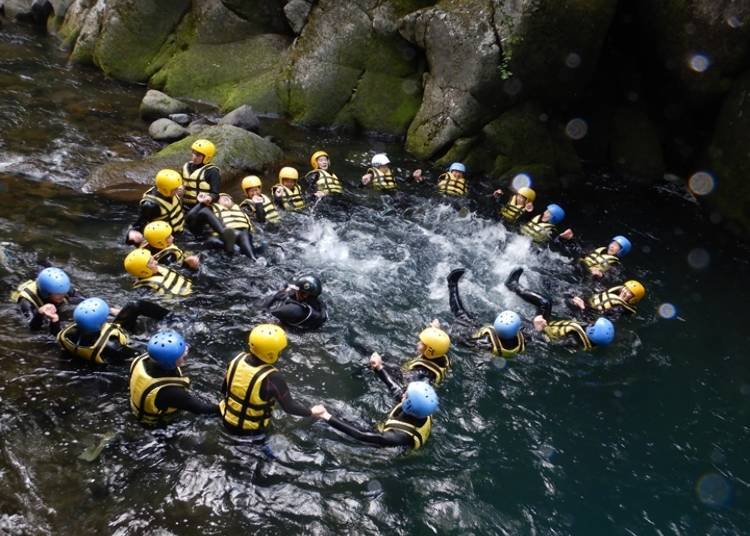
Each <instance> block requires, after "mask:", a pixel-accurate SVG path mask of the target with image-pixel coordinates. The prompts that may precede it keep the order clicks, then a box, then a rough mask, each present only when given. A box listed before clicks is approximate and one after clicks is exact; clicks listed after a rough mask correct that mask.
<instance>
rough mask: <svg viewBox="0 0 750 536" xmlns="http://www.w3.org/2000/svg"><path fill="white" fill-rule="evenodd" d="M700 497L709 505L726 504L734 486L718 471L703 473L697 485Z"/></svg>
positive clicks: (696, 489) (696, 490)
mask: <svg viewBox="0 0 750 536" xmlns="http://www.w3.org/2000/svg"><path fill="white" fill-rule="evenodd" d="M695 492H696V493H697V494H698V499H700V501H701V502H702V503H703V504H706V505H708V506H726V505H727V504H728V503H729V497H730V496H731V494H732V486H731V485H730V484H729V482H728V481H727V479H726V478H724V477H723V476H721V475H720V474H717V473H709V474H707V475H703V476H702V477H701V478H700V479H699V480H698V483H697V484H696V486H695Z"/></svg>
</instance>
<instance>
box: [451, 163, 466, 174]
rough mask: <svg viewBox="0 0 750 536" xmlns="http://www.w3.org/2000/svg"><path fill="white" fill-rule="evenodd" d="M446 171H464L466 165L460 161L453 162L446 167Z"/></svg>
mask: <svg viewBox="0 0 750 536" xmlns="http://www.w3.org/2000/svg"><path fill="white" fill-rule="evenodd" d="M448 171H460V172H461V173H466V166H465V165H463V164H462V163H461V162H453V163H452V164H451V167H449V168H448Z"/></svg>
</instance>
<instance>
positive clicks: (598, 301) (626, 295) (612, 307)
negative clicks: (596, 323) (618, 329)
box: [565, 279, 646, 320]
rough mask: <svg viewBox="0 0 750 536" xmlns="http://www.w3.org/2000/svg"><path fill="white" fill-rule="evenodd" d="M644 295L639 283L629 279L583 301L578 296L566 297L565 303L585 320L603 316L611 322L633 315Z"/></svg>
mask: <svg viewBox="0 0 750 536" xmlns="http://www.w3.org/2000/svg"><path fill="white" fill-rule="evenodd" d="M645 295H646V287H644V286H643V284H641V283H640V282H639V281H636V280H634V279H630V280H628V281H625V282H624V283H623V284H622V285H617V286H614V287H610V288H608V289H606V290H602V291H600V292H596V293H594V294H592V295H591V296H589V298H588V300H585V301H584V300H583V298H581V297H580V296H575V295H573V296H568V297H567V299H566V300H565V303H566V304H567V305H568V307H569V308H570V309H571V310H572V311H575V312H576V313H577V314H583V315H584V316H586V317H587V318H590V317H592V316H594V315H603V316H606V317H607V318H609V319H611V320H617V319H618V318H620V316H622V315H623V314H633V315H634V314H635V313H636V312H637V309H636V305H637V304H638V302H640V301H641V300H642V299H643V297H644V296H645Z"/></svg>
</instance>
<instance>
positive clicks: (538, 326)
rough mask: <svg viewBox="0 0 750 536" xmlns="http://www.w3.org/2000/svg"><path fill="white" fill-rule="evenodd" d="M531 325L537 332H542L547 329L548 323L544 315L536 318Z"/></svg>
mask: <svg viewBox="0 0 750 536" xmlns="http://www.w3.org/2000/svg"><path fill="white" fill-rule="evenodd" d="M531 323H532V324H533V325H534V329H535V330H536V331H542V330H543V329H544V328H546V327H547V321H546V320H545V319H544V317H543V316H542V315H537V316H535V317H534V320H532V321H531Z"/></svg>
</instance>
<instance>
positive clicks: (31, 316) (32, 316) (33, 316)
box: [18, 300, 44, 329]
mask: <svg viewBox="0 0 750 536" xmlns="http://www.w3.org/2000/svg"><path fill="white" fill-rule="evenodd" d="M18 307H19V308H20V309H21V314H22V315H23V317H24V319H25V320H26V322H27V323H28V324H29V328H30V329H39V328H41V327H42V323H43V322H44V315H42V314H39V311H38V310H37V307H36V306H35V305H34V304H33V303H31V302H30V301H29V300H21V301H19V302H18Z"/></svg>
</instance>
